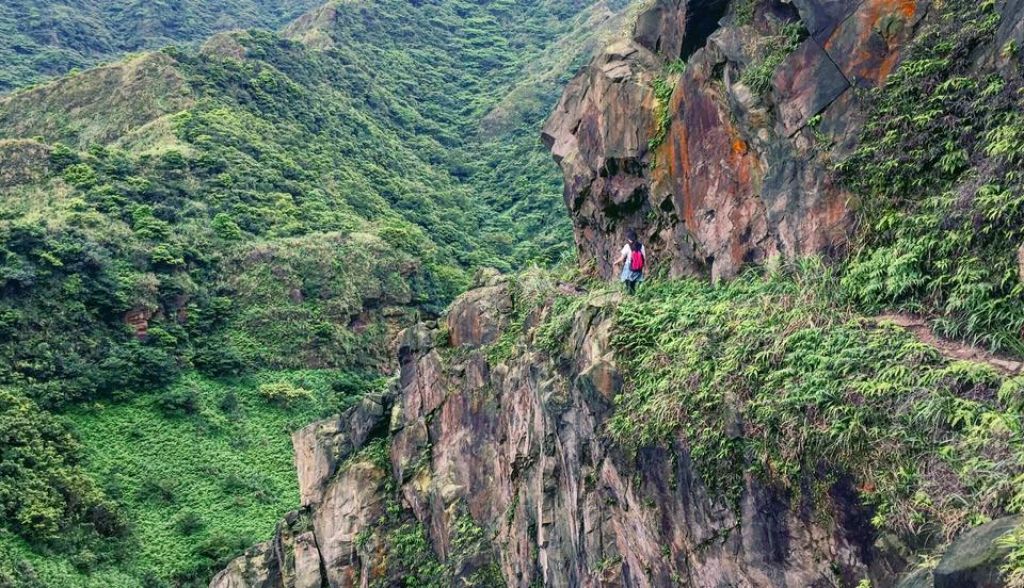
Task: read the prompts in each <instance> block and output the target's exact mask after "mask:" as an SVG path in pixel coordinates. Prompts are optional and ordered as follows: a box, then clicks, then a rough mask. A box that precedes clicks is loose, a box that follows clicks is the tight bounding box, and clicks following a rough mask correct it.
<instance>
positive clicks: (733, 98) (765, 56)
mask: <svg viewBox="0 0 1024 588" xmlns="http://www.w3.org/2000/svg"><path fill="white" fill-rule="evenodd" d="M709 4H711V5H713V4H715V3H707V2H698V1H695V0H690V1H689V2H680V1H674V2H673V1H667V0H659V1H658V2H656V3H655V5H654V7H653V8H652V9H651V10H650V11H649V12H647V13H645V14H644V15H642V16H641V17H640V19H639V21H638V23H637V27H636V30H635V31H634V35H633V39H632V40H627V41H622V42H620V43H618V44H616V45H613V46H612V47H610V48H609V49H608V50H607V51H606V52H605V53H604V54H602V55H601V56H599V57H598V58H597V59H596V60H595V61H594V62H592V63H591V64H590V66H589V67H588V68H586V69H585V70H584V71H583V72H581V73H580V74H579V75H578V76H577V77H576V78H575V79H574V80H573V81H572V82H571V83H570V85H569V87H568V89H567V90H566V92H565V95H564V96H563V98H562V101H561V102H560V104H559V105H558V108H557V109H556V111H555V113H554V114H553V115H552V117H551V118H550V120H549V121H548V123H547V126H546V127H545V130H544V139H545V141H546V142H547V143H548V145H549V146H550V147H551V150H552V153H553V154H554V156H555V159H556V161H558V162H559V164H560V165H561V167H562V170H563V172H564V174H565V200H566V204H567V206H568V207H569V210H570V213H571V215H572V217H573V222H574V224H575V227H576V237H577V245H578V248H579V251H580V257H581V259H582V260H583V261H584V262H592V263H594V264H595V266H596V269H597V270H598V272H599V273H600V274H601V275H603V276H605V277H607V276H609V275H610V273H611V267H610V264H609V260H610V259H611V258H612V256H613V254H614V253H615V252H616V251H617V250H618V248H619V247H621V243H622V236H623V234H624V232H625V231H626V230H627V229H630V228H635V229H638V230H640V231H641V232H642V234H643V237H644V238H645V239H646V241H647V242H648V243H649V245H650V248H651V250H652V252H653V254H654V256H655V257H656V258H657V259H658V260H660V261H661V262H663V263H666V264H667V265H668V266H669V267H670V268H671V270H672V273H673V274H674V275H680V274H692V273H705V272H706V273H710V274H711V275H712V276H713V277H715V278H718V277H727V276H731V275H735V274H736V273H737V272H738V271H739V269H740V267H741V266H742V265H743V264H745V263H758V262H762V261H764V260H765V259H767V258H771V257H775V256H779V255H785V256H788V257H795V256H799V255H807V254H814V253H820V254H825V255H831V254H834V253H836V252H839V251H842V250H843V248H844V247H845V245H846V241H847V237H848V231H849V228H850V223H851V219H850V209H849V202H848V201H849V199H850V195H849V194H847V193H846V192H845V191H844V190H843V189H842V188H841V187H839V186H837V185H836V184H835V183H834V182H833V180H832V178H831V174H830V172H829V165H828V163H829V160H828V158H827V157H826V156H825V155H824V153H825V152H826V151H828V150H829V148H831V147H833V146H834V147H835V148H836V149H837V150H839V151H842V150H843V149H845V148H846V147H848V146H849V144H850V142H851V141H852V139H853V137H854V136H855V134H856V132H857V130H858V129H859V120H860V118H861V113H860V110H859V108H858V104H857V97H856V92H855V91H854V89H855V88H863V87H873V86H877V85H879V84H881V83H882V82H884V81H885V79H886V77H887V76H888V75H889V73H890V72H891V71H892V69H893V67H894V66H895V65H896V63H897V62H898V60H899V57H900V48H901V47H902V46H903V45H904V43H905V42H906V41H907V40H908V39H909V38H911V37H912V35H913V33H914V31H915V30H916V27H917V25H918V23H919V22H920V20H921V18H922V17H923V15H924V14H926V12H927V9H928V2H923V1H922V2H917V1H914V0H899V1H894V0H865V1H863V2H853V1H851V2H827V3H821V2H815V1H813V0H803V1H798V2H795V3H794V4H795V5H796V8H795V9H794V8H793V7H792V6H791V5H789V4H786V3H770V4H769V5H768V7H767V8H758V9H757V11H756V12H755V13H754V14H753V15H752V17H749V16H748V18H752V24H740V23H739V20H740V18H739V17H738V16H737V15H736V14H735V12H736V9H735V8H734V9H733V14H732V15H731V16H729V17H727V18H726V19H725V20H723V23H724V26H722V27H720V28H718V29H717V30H714V31H713V33H712V30H713V27H712V30H708V29H709V28H708V27H705V28H700V27H696V26H694V25H693V24H692V23H694V22H695V20H696V19H699V18H700V17H701V16H703V15H705V14H706V13H707V12H708V11H714V10H715V9H716V8H717V6H709ZM734 4H735V3H734ZM687 23H690V24H689V25H688V24H687ZM687 26H689V27H690V28H689V29H687ZM694 35H695V36H696V39H694V38H692V37H693V36H694ZM805 36H806V38H804V37H805ZM801 39H802V41H801ZM705 40H706V43H705ZM691 43H697V44H698V45H700V46H701V48H700V49H698V50H696V51H695V52H692V55H691V54H689V53H688V51H690V50H689V49H688V48H687V46H688V45H690V44H691ZM797 43H798V44H797ZM790 45H792V46H793V47H795V48H794V49H793V50H790ZM680 57H686V58H687V63H686V66H685V69H684V70H683V71H682V73H681V74H678V73H670V72H669V67H668V64H669V63H670V62H672V61H673V60H677V59H679V58H680ZM780 62H781V63H780ZM777 63H779V65H778V67H776V68H772V65H774V64H777ZM757 76H760V77H761V79H760V80H758V79H757ZM764 76H768V77H764ZM655 80H658V82H659V83H660V84H662V85H663V87H668V88H671V90H672V92H671V97H670V98H668V97H667V96H665V95H662V96H657V91H656V86H655V84H654V83H653V82H654V81H655ZM760 84H763V85H764V87H752V85H754V86H758V85H760ZM665 85H667V86H665Z"/></svg>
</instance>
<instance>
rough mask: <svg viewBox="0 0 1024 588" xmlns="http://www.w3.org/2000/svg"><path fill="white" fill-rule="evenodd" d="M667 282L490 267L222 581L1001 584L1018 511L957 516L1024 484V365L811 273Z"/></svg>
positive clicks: (300, 451) (415, 332)
mask: <svg viewBox="0 0 1024 588" xmlns="http://www.w3.org/2000/svg"><path fill="white" fill-rule="evenodd" d="M665 288H669V289H672V292H671V294H674V295H675V296H674V297H672V298H670V297H668V296H666V294H669V292H667V291H666V292H661V291H659V292H652V293H650V294H648V295H647V296H646V297H643V298H640V299H636V300H630V301H624V300H623V299H622V298H621V295H619V294H617V293H614V292H612V291H609V290H604V289H601V288H598V289H597V290H594V291H591V292H586V291H584V290H580V289H577V288H575V287H573V286H570V285H568V284H564V283H558V282H557V281H554V280H553V279H552V278H550V277H549V276H545V275H525V276H520V277H519V278H515V279H508V278H490V279H489V280H488V281H487V282H486V283H484V284H482V285H481V287H480V288H477V289H475V290H473V291H471V292H470V293H468V294H466V295H465V296H463V297H462V298H460V299H459V300H458V301H456V303H455V304H454V305H453V307H452V310H451V312H450V314H449V316H448V319H447V322H446V323H445V324H443V325H440V326H433V325H419V326H417V327H414V328H411V329H409V330H408V331H406V332H405V334H404V335H403V337H402V339H401V343H400V348H399V357H400V363H401V372H400V377H399V379H398V381H397V382H396V383H395V386H394V388H393V389H392V390H391V391H390V392H389V393H388V394H385V395H383V396H379V397H373V398H368V399H367V400H365V401H364V403H363V404H362V405H361V406H360V407H357V408H354V409H352V410H350V411H349V412H348V413H346V414H345V415H342V416H341V417H339V418H337V419H332V420H330V421H326V422H323V423H318V424H314V425H311V426H310V427H307V428H306V429H304V430H302V431H300V432H298V433H297V434H296V435H295V437H294V442H295V447H296V465H297V468H298V471H299V479H300V486H301V488H302V496H303V510H302V511H300V512H298V513H296V514H293V515H289V516H288V517H287V518H286V519H285V521H284V522H282V525H281V528H280V529H279V531H278V535H277V537H276V538H275V539H274V540H273V541H271V542H270V543H268V544H265V545H262V546H259V547H257V548H255V549H254V550H252V551H251V552H250V553H248V554H246V556H244V557H243V558H241V559H239V560H238V561H237V562H235V563H234V564H232V565H231V566H230V567H229V568H228V569H227V570H225V571H224V572H222V573H221V575H219V576H218V577H217V578H216V579H215V580H214V582H213V584H212V586H213V587H215V588H228V587H232V588H233V587H242V586H245V587H249V586H259V587H268V588H269V587H278V586H289V587H290V586H309V587H313V586H321V585H329V586H332V587H335V586H403V585H404V586H452V585H471V586H497V585H507V586H521V587H528V586H539V585H543V586H564V587H570V586H858V585H864V584H863V582H866V581H870V582H871V584H870V585H872V586H894V585H896V583H897V582H898V580H899V578H900V577H901V576H903V575H908V574H911V572H913V574H912V575H910V577H909V579H908V580H907V582H908V584H907V585H908V586H944V587H952V586H1001V585H1003V583H1002V581H1001V580H1000V567H1001V566H1002V565H1003V563H1004V557H1005V554H1006V553H1007V552H1008V551H1009V550H1010V549H1011V546H1010V545H1007V546H1000V543H999V541H998V540H999V539H1000V538H1003V537H1006V536H1008V534H1012V532H1013V530H1014V529H1015V528H1016V526H1017V524H1018V522H1019V521H1018V520H1016V519H1012V518H1010V519H1000V522H999V523H998V524H997V525H991V526H988V527H983V528H981V529H979V530H977V531H971V533H972V534H971V535H968V536H965V538H964V539H963V540H961V541H960V542H959V543H955V544H954V545H953V546H952V547H950V548H948V549H945V548H944V546H945V544H946V542H945V541H944V540H943V539H942V537H944V536H949V537H954V536H956V535H959V534H960V533H961V530H962V529H965V528H969V527H970V526H971V525H972V524H973V523H972V522H971V521H977V520H985V519H986V518H993V517H994V518H999V517H1001V516H1003V515H1004V514H1005V513H1006V512H1007V511H1008V510H1012V509H1013V507H1011V506H1009V505H1010V504H1012V503H1013V501H1019V500H1020V498H1021V496H1020V494H1019V491H1018V490H1015V489H1014V487H1013V482H1012V481H1011V480H1012V479H1013V478H1014V477H1015V476H1019V475H1021V473H1022V469H1021V467H1022V465H1021V464H1020V463H1017V462H1015V461H1014V460H1016V459H1018V458H1019V457H1020V456H1021V455H1022V453H1021V447H1020V439H1019V437H1015V434H1014V433H1013V431H1014V427H1015V426H1019V423H1018V425H1014V424H1013V423H1014V422H1015V421H1017V420H1018V419H1019V418H1020V412H1019V411H1020V406H1021V403H1020V400H1021V390H1022V388H1021V380H1020V377H1019V376H1018V377H1016V378H1014V377H1013V376H1012V375H1010V374H1006V373H1000V372H999V371H996V370H992V369H989V368H986V366H984V365H982V364H967V363H965V362H954V361H951V360H947V359H945V358H943V357H942V356H941V355H940V354H939V353H937V352H936V351H934V350H933V349H931V348H929V347H926V346H922V345H921V344H920V343H919V342H917V341H916V339H914V338H913V336H911V335H910V334H909V333H907V332H906V331H904V330H902V329H901V328H899V327H896V326H895V325H892V324H891V323H882V324H878V323H875V322H872V321H864V320H861V319H858V318H857V317H855V316H851V315H849V314H845V313H843V312H842V311H839V310H837V309H834V308H827V307H825V306H820V305H821V304H827V303H824V302H815V301H814V300H813V297H807V298H804V299H800V300H797V301H794V300H793V299H792V298H791V296H793V295H794V294H795V292H796V289H795V288H794V286H793V282H792V281H791V277H778V278H776V277H767V278H754V279H751V278H744V279H742V280H739V281H737V282H735V283H733V284H731V285H730V286H729V287H728V290H727V291H726V292H725V293H724V294H723V293H722V289H721V288H715V287H710V286H707V285H706V284H701V283H700V282H698V281H690V280H685V281H682V282H679V283H677V284H672V285H668V286H665ZM723 295H724V296H726V297H731V298H733V299H735V300H746V302H737V303H736V304H735V305H734V306H731V307H727V308H723V300H722V297H723ZM672 299H675V300H688V301H689V302H685V303H680V302H666V300H672ZM665 304H674V305H675V306H672V307H671V308H666V307H665ZM771 307H778V308H783V309H784V310H780V311H777V312H776V311H768V312H766V311H765V310H764V309H765V308H771ZM825 310H828V311H830V312H831V314H832V315H834V317H835V318H834V319H830V321H831V322H829V321H823V320H822V319H820V318H817V317H820V316H821V314H822V312H823V311H825ZM736 315H738V316H740V317H742V321H741V322H739V323H737V322H734V321H735V316H736ZM638 317H639V318H638ZM647 317H654V318H647ZM698 317H707V318H703V319H701V318H698ZM648 323H650V324H648ZM826 323H827V324H826ZM641 324H648V326H647V327H646V328H644V327H641ZM684 333H692V334H693V337H694V340H687V339H686V336H685V335H684ZM712 333H719V337H720V341H719V344H718V346H717V347H716V348H713V349H709V348H708V347H707V341H706V339H705V337H707V336H711V334H712ZM813 337H818V339H813V340H812V338H813ZM757 340H760V341H761V343H760V344H757V343H754V342H753V341H757ZM668 341H675V344H674V347H675V349H674V352H675V354H676V355H677V357H678V358H679V359H681V360H691V359H692V358H693V357H696V356H694V355H693V354H702V355H704V356H706V358H705V360H704V362H701V361H699V360H696V359H692V361H691V363H689V364H688V365H686V366H684V367H680V366H678V365H676V366H673V365H672V364H671V362H670V361H668V357H667V356H666V349H668V345H666V343H667V342H668ZM808 345H810V346H811V347H813V353H812V352H811V351H809V350H808V349H807V346H808ZM766 351H769V352H770V353H769V355H772V357H769V358H765V357H763V355H764V353H765V352H766ZM737 354H739V356H737ZM759 357H760V358H761V359H756V358H759ZM808 362H811V364H814V365H809V364H808ZM1012 369H1013V370H1017V371H1019V370H1020V366H1019V365H1017V366H1014V367H1012ZM823 378H830V379H831V380H832V381H834V382H835V384H834V385H829V384H825V380H823ZM726 382H730V383H731V387H730V385H725V384H726ZM819 388H820V392H817V391H818V389H819ZM907 388H911V389H914V390H916V392H915V393H914V394H912V395H911V396H910V397H908V396H906V393H905V392H904V390H905V389H907ZM836 394H838V397H837V396H836ZM951 404H952V405H956V406H957V407H958V408H957V411H953V412H947V411H949V410H950V405H951ZM929 411H930V412H929ZM954 413H955V414H954ZM389 415H390V418H389ZM826 415H827V416H826ZM957 419H966V421H969V422H970V423H977V424H966V425H965V424H962V423H959V422H958V421H957ZM926 421H927V424H926ZM982 422H984V423H986V424H985V425H981V424H980V423H982ZM911 423H914V425H915V426H916V427H917V428H918V430H917V431H910V432H908V431H907V427H908V425H909V424H911ZM1007 427H1008V428H1007ZM367 440H371V441H370V443H369V449H360V446H361V445H363V444H364V443H366V442H367ZM836 444H841V446H836ZM940 446H943V447H945V449H944V450H942V451H939V447H940ZM979 447H984V448H985V449H984V450H980V451H979ZM880 453H884V454H887V455H890V457H889V458H888V459H883V460H882V463H880V462H879V457H880ZM353 456H354V457H353ZM990 459H991V460H992V461H991V462H990V461H988V460H990ZM983 464H985V465H983ZM989 467H991V468H993V469H992V470H988V471H989V474H985V475H981V474H980V473H979V471H978V470H979V468H983V469H987V468H989ZM965 499H966V501H967V502H969V504H965V503H964V502H965ZM979 537H982V538H984V539H979ZM936 550H937V551H936ZM934 553H938V555H937V556H935V555H933V556H932V557H934V559H933V560H932V561H933V563H932V564H931V565H930V566H927V567H925V568H922V569H921V571H915V569H916V565H917V561H918V560H917V556H919V555H924V554H934ZM943 554H944V555H943ZM936 562H937V563H939V564H940V565H938V566H937V567H935V563H936ZM933 567H935V569H934V571H933V569H932V568H933ZM303 578H305V579H303ZM965 578H968V579H970V581H968V580H965ZM985 578H987V579H985ZM911 582H922V583H920V584H913V583H911ZM965 582H966V583H965Z"/></svg>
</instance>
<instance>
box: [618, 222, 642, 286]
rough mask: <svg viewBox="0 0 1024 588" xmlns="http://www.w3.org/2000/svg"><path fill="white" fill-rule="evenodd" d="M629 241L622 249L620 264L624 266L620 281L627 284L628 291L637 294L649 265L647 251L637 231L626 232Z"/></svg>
mask: <svg viewBox="0 0 1024 588" xmlns="http://www.w3.org/2000/svg"><path fill="white" fill-rule="evenodd" d="M626 240H627V241H628V242H627V243H626V244H625V245H624V246H623V247H622V256H621V257H620V258H619V263H621V264H622V273H621V274H620V275H619V279H620V280H621V281H622V282H623V283H625V284H626V291H627V292H629V293H630V294H636V287H637V286H638V285H640V282H642V281H643V280H644V268H645V267H646V265H647V249H646V248H645V247H644V245H643V243H641V242H640V240H639V239H637V236H636V231H634V230H633V229H630V230H629V231H628V232H626Z"/></svg>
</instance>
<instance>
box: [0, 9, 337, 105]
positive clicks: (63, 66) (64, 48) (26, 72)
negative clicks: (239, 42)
mask: <svg viewBox="0 0 1024 588" xmlns="http://www.w3.org/2000/svg"><path fill="white" fill-rule="evenodd" d="M317 4H319V1H318V0H280V1H268V0H222V1H221V2H208V1H204V0H184V1H180V0H179V1H166V0H164V1H155V2H154V1H148V0H107V1H104V2H91V1H88V0H6V1H5V2H4V3H3V4H0V93H4V92H8V91H10V90H12V89H15V88H18V87H21V86H25V85H27V84H31V83H35V82H38V81H41V80H44V79H46V78H49V77H53V76H58V75H62V74H65V73H67V72H68V71H70V70H71V69H72V68H82V67H88V66H92V65H95V64H97V63H99V62H104V61H110V60H112V59H116V58H117V57H118V56H119V55H122V54H124V53H128V52H132V51H140V50H143V49H156V48H159V47H163V46H165V45H170V44H173V43H183V42H191V41H196V40H201V39H204V38H205V37H208V36H209V35H211V34H213V33H215V32H217V31H226V30H231V29H242V28H251V27H262V28H270V29H276V28H278V27H280V26H282V25H284V24H285V23H287V22H288V21H290V20H291V19H293V18H295V17H297V16H298V15H300V14H302V13H303V12H304V11H306V10H308V9H310V8H312V7H314V6H316V5H317Z"/></svg>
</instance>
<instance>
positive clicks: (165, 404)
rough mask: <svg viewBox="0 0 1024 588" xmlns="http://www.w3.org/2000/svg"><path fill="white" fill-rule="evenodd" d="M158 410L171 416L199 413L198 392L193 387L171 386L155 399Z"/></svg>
mask: <svg viewBox="0 0 1024 588" xmlns="http://www.w3.org/2000/svg"><path fill="white" fill-rule="evenodd" d="M156 405H157V407H158V408H159V409H160V412H162V413H164V414H165V415H167V416H171V417H181V416H192V415H195V414H198V413H199V409H200V408H201V402H200V399H199V392H198V391H197V390H195V389H194V388H171V389H169V390H165V391H164V392H162V393H160V395H159V396H157V399H156Z"/></svg>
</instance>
